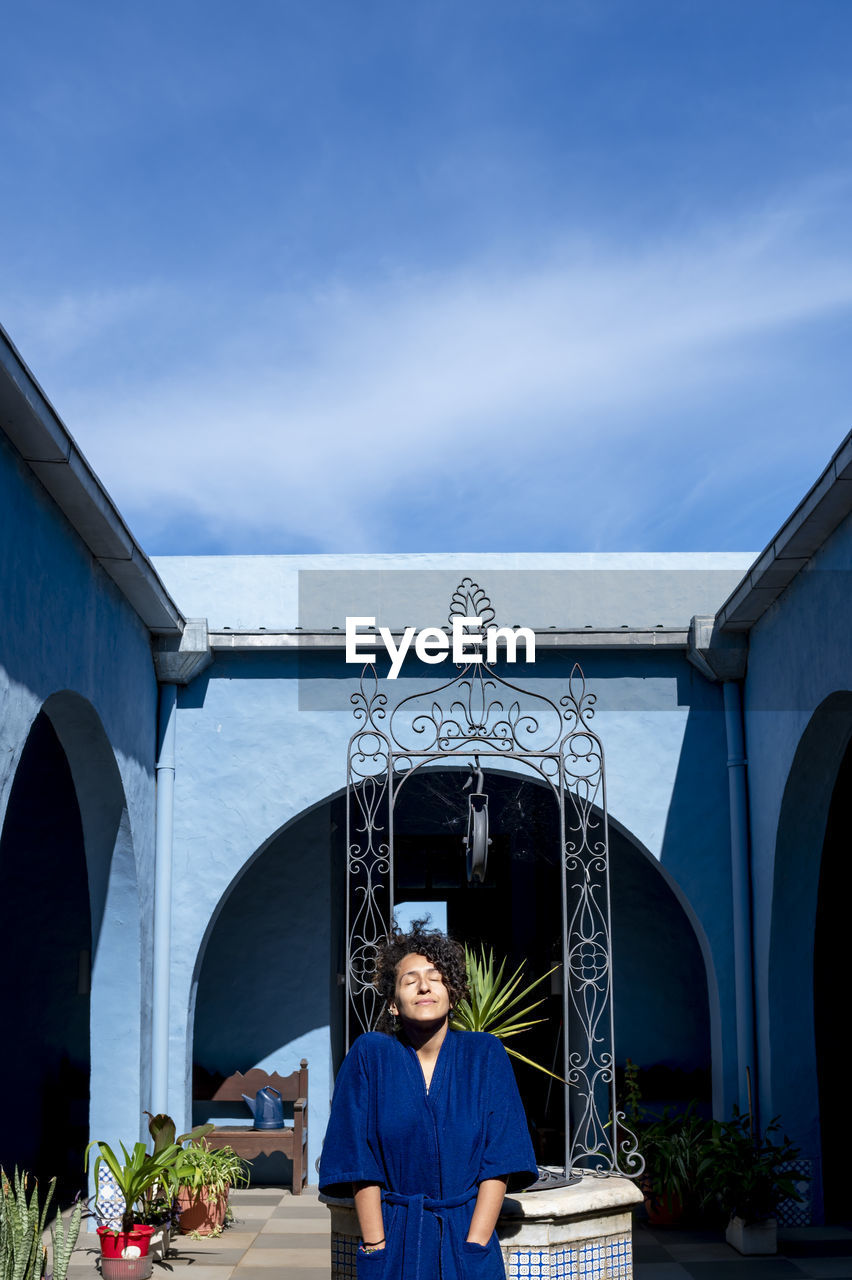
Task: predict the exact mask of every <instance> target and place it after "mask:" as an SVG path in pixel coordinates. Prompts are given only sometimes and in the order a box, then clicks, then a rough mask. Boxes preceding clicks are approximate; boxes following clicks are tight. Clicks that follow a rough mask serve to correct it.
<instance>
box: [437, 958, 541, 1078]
mask: <svg viewBox="0 0 852 1280" xmlns="http://www.w3.org/2000/svg"><path fill="white" fill-rule="evenodd" d="M464 956H465V964H466V966H467V984H468V988H469V990H470V995H469V996H466V997H465V998H464V999H463V1000H460V1001H459V1002H458V1004H457V1005H456V1007H455V1009H454V1010H453V1016H452V1026H453V1028H454V1030H456V1031H488V1032H490V1033H491V1035H492V1036H496V1037H497V1039H498V1040H504V1041H505V1040H507V1039H508V1038H509V1037H510V1036H517V1035H520V1034H521V1032H522V1031H526V1030H527V1029H528V1028H529V1027H534V1026H537V1025H538V1024H539V1023H540V1022H546V1021H547V1019H546V1018H531V1017H530V1014H531V1013H532V1012H533V1011H534V1010H535V1009H538V1008H539V1006H540V1005H542V1004H544V997H543V996H542V997H541V999H539V1000H533V1001H531V1002H528V1003H526V1004H524V1003H523V1002H524V1000H526V997H527V996H528V995H529V993H530V992H531V991H532V990H533V989H534V988H535V987H537V986H538V985H539V984H540V983H542V982H544V981H545V979H547V978H549V977H550V975H551V974H552V973H553V972H554V970H555V969H556V968H557V966H556V965H554V966H553V969H548V971H547V973H543V974H542V975H541V977H540V978H534V979H533V981H532V982H530V983H529V984H528V985H527V986H525V987H523V988H521V990H518V988H519V987H520V986H521V982H522V981H523V970H524V966H523V964H519V965H518V967H517V969H516V970H515V972H514V973H513V974H512V975H511V976H510V977H508V978H505V979H504V977H503V973H504V970H505V968H506V961H505V960H503V961H502V962H501V964H500V965H499V967H496V962H495V960H494V951H493V950H492V949H489V951H488V954H487V955H486V952H485V948H484V947H483V948H482V950H481V954H480V955H479V956H476V954H475V953H474V952H473V951H472V950H471V949H470V948H469V947H465V949H464ZM505 1049H506V1052H507V1053H510V1054H511V1055H512V1057H513V1058H517V1059H518V1060H519V1061H520V1062H525V1063H526V1064H527V1066H529V1067H535V1069H536V1071H543V1072H544V1074H545V1075H547V1076H552V1077H553V1079H554V1080H559V1081H560V1082H561V1083H563V1084H564V1083H565V1082H564V1080H562V1077H561V1076H557V1075H554V1073H553V1072H552V1071H548V1069H547V1067H543V1066H541V1064H540V1063H538V1062H533V1060H532V1059H531V1058H527V1057H525V1056H524V1055H523V1054H522V1053H518V1051H517V1050H516V1049H512V1048H510V1047H509V1045H505Z"/></svg>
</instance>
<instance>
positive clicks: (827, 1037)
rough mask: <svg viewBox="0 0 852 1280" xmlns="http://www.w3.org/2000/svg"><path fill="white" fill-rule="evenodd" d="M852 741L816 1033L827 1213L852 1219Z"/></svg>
mask: <svg viewBox="0 0 852 1280" xmlns="http://www.w3.org/2000/svg"><path fill="white" fill-rule="evenodd" d="M850 822H852V744H850V745H849V746H848V747H847V749H846V754H845V755H844V757H843V761H842V763H841V765H840V769H839V770H838V774H837V780H836V782H835V784H834V791H833V793H832V797H831V805H830V807H829V811H828V821H827V823H826V828H825V842H824V844H823V850H822V861H821V864H820V876H819V893H818V898H817V916H816V934H815V938H814V1034H815V1041H816V1057H817V1082H818V1088H819V1117H820V1141H821V1146H822V1177H823V1200H824V1205H825V1218H826V1221H827V1222H837V1221H845V1220H848V1218H849V1203H848V1196H847V1195H846V1187H847V1178H846V1170H845V1157H846V1154H847V1153H846V1143H845V1134H844V1127H843V1125H842V1123H840V1122H839V1117H840V1116H841V1115H842V1114H843V1111H844V1109H845V1105H846V1094H847V1091H848V1068H847V1060H846V1037H845V1034H844V1032H845V1029H846V1028H845V1024H844V1020H843V1018H842V1017H841V1016H840V1015H839V1008H840V1006H839V1004H838V1000H841V1001H842V993H843V992H844V991H845V989H846V985H847V983H848V979H849V948H848V922H847V917H848V910H849V902H850V898H851V896H852V857H851V856H850V853H852V849H850V844H852V837H850V831H852V827H850Z"/></svg>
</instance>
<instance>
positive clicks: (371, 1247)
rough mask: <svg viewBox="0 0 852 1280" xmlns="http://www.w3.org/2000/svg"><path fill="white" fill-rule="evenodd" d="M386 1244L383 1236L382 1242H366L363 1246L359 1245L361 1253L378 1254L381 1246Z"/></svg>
mask: <svg viewBox="0 0 852 1280" xmlns="http://www.w3.org/2000/svg"><path fill="white" fill-rule="evenodd" d="M384 1243H385V1237H384V1236H382V1238H381V1240H365V1241H364V1242H363V1244H361V1245H359V1246H358V1247H359V1249H360V1251H361V1253H377V1252H378V1249H379V1245H382V1244H384Z"/></svg>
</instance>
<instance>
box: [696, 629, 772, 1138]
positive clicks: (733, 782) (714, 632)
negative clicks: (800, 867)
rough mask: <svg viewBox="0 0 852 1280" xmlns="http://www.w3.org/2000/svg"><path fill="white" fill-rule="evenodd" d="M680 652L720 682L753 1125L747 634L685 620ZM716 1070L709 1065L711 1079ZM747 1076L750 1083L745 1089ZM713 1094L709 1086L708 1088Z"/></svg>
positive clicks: (742, 1043)
mask: <svg viewBox="0 0 852 1280" xmlns="http://www.w3.org/2000/svg"><path fill="white" fill-rule="evenodd" d="M686 656H687V659H688V661H689V662H691V663H692V665H693V666H694V667H697V668H698V670H699V671H700V672H701V674H702V675H703V676H705V677H706V679H708V680H711V681H713V682H714V683H718V684H721V686H722V696H723V705H724V708H725V736H726V740H727V756H728V762H727V763H728V800H729V809H730V815H731V817H730V822H731V890H732V902H731V907H732V918H733V926H734V929H733V932H734V993H735V998H736V1032H737V1099H738V1105H739V1108H740V1111H741V1112H743V1113H744V1114H745V1113H746V1112H748V1111H751V1113H752V1118H753V1120H754V1123H755V1125H756V1124H757V1029H756V1023H755V991H754V924H753V920H754V913H753V905H752V904H753V885H752V876H751V835H750V831H749V816H748V780H747V776H746V764H747V761H746V754H745V733H744V730H743V702H742V689H743V680H744V679H745V675H746V671H747V669H748V635H747V633H745V632H725V631H723V630H722V629H721V628H720V626H719V625H718V624H717V622H716V619H715V618H714V617H708V616H701V615H698V616H696V617H694V618H692V620H691V621H690V624H689V636H688V639H687V651H686ZM715 1076H716V1070H715V1067H714V1082H715ZM749 1076H751V1088H749ZM714 1093H715V1088H714Z"/></svg>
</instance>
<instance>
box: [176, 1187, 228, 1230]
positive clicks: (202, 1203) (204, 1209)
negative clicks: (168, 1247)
mask: <svg viewBox="0 0 852 1280" xmlns="http://www.w3.org/2000/svg"><path fill="white" fill-rule="evenodd" d="M227 1208H228V1193H227V1192H225V1194H224V1195H223V1196H213V1195H211V1194H210V1193H209V1191H208V1190H207V1188H206V1187H202V1188H201V1190H200V1191H193V1189H192V1188H191V1187H181V1188H180V1190H179V1191H178V1210H179V1212H180V1225H179V1227H178V1230H179V1231H180V1233H181V1235H182V1236H185V1235H189V1233H190V1232H191V1231H197V1232H198V1234H199V1235H202V1236H209V1235H211V1234H212V1232H214V1231H216V1230H218V1228H219V1227H221V1226H222V1225H223V1224H224V1221H225V1212H226V1210H227Z"/></svg>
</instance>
